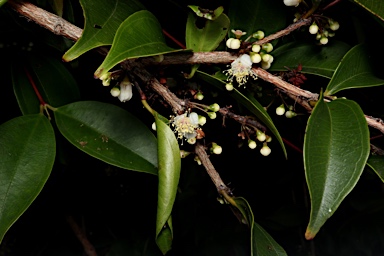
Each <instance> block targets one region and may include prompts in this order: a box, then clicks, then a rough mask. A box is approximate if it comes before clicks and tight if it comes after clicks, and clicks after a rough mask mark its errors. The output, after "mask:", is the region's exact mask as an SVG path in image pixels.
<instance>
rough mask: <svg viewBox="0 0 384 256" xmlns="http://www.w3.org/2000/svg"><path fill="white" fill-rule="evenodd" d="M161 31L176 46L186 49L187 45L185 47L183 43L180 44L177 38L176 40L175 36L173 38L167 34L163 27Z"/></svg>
mask: <svg viewBox="0 0 384 256" xmlns="http://www.w3.org/2000/svg"><path fill="white" fill-rule="evenodd" d="M163 33H164V35H165V36H166V37H168V38H169V39H171V40H172V41H173V42H174V43H175V44H177V45H178V46H180V47H181V48H182V49H186V48H187V47H185V45H184V44H182V43H181V42H180V41H179V40H177V39H176V38H174V37H173V36H172V35H171V34H169V33H168V32H167V31H166V30H165V29H163Z"/></svg>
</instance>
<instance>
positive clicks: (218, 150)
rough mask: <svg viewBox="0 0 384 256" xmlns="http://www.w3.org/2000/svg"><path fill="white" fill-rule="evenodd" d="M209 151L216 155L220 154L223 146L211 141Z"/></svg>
mask: <svg viewBox="0 0 384 256" xmlns="http://www.w3.org/2000/svg"><path fill="white" fill-rule="evenodd" d="M211 152H212V153H214V154H216V155H220V154H221V152H223V148H222V147H220V146H219V145H217V144H216V143H214V142H213V143H212V147H211Z"/></svg>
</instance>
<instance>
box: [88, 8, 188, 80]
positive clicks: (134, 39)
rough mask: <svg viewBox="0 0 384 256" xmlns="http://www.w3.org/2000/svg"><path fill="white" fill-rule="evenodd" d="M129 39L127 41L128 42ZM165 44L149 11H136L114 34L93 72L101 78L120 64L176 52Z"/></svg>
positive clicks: (161, 33) (155, 20) (159, 28)
mask: <svg viewBox="0 0 384 256" xmlns="http://www.w3.org/2000/svg"><path fill="white" fill-rule="evenodd" d="M128 38H129V40H128ZM177 51H182V50H175V49H172V48H171V47H168V46H167V45H166V44H165V40H164V36H163V32H162V30H161V27H160V24H159V22H158V20H157V19H156V17H155V16H154V15H153V14H152V13H151V12H149V11H146V10H142V11H138V12H136V13H134V14H132V15H131V16H129V17H128V18H127V19H126V20H125V21H124V22H123V23H121V25H120V27H119V29H118V30H117V32H116V36H115V38H114V39H113V43H112V48H111V50H110V51H109V53H108V55H107V57H106V58H105V59H104V61H103V63H102V64H101V65H100V67H99V68H98V69H97V70H96V72H95V77H101V76H103V75H104V74H106V73H107V72H108V71H109V70H110V69H111V68H113V67H114V66H116V65H117V64H119V63H120V62H122V61H124V60H127V59H132V58H139V57H147V56H154V55H160V54H165V53H170V52H177Z"/></svg>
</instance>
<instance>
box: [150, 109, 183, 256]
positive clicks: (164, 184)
mask: <svg viewBox="0 0 384 256" xmlns="http://www.w3.org/2000/svg"><path fill="white" fill-rule="evenodd" d="M155 121H156V131H157V140H158V159H159V187H158V196H157V198H158V200H157V218H156V243H157V245H158V247H159V248H160V250H161V251H162V253H163V254H166V253H167V252H168V251H169V250H170V249H171V246H172V240H173V228H172V219H171V212H172V207H173V204H174V202H175V198H176V192H177V186H178V184H179V178H180V168H181V158H180V149H179V144H178V142H177V139H176V136H175V133H174V132H173V131H172V130H171V128H170V127H169V126H168V125H167V124H166V123H164V121H162V118H161V117H160V116H159V115H158V114H157V113H156V114H155Z"/></svg>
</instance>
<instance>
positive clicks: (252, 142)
mask: <svg viewBox="0 0 384 256" xmlns="http://www.w3.org/2000/svg"><path fill="white" fill-rule="evenodd" d="M256 146H257V145H256V142H255V141H254V140H248V147H249V148H250V149H255V148H256Z"/></svg>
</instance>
